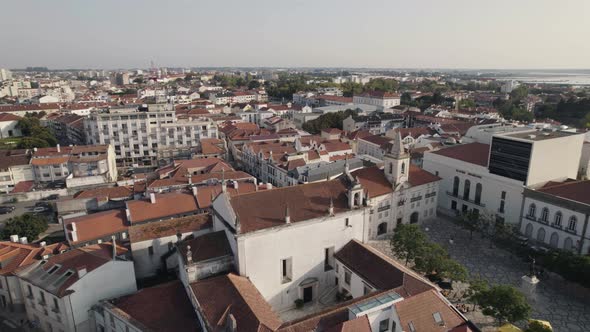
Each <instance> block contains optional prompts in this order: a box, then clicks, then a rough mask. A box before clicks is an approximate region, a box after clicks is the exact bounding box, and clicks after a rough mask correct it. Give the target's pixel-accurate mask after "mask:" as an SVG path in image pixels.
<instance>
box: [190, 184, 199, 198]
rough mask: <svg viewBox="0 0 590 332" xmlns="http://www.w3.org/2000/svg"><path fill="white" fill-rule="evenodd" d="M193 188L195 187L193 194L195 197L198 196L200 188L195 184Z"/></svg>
mask: <svg viewBox="0 0 590 332" xmlns="http://www.w3.org/2000/svg"><path fill="white" fill-rule="evenodd" d="M192 189H193V196H195V198H197V194H198V191H199V189H197V186H194V187H193V188H192Z"/></svg>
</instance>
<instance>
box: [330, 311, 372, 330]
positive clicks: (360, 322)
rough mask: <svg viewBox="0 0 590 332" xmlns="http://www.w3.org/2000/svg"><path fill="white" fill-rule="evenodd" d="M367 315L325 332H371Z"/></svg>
mask: <svg viewBox="0 0 590 332" xmlns="http://www.w3.org/2000/svg"><path fill="white" fill-rule="evenodd" d="M371 331H372V330H371V324H370V323H369V318H368V317H367V315H364V316H361V317H358V318H355V319H352V320H347V321H344V322H342V323H340V324H338V325H335V326H333V327H331V328H329V329H327V330H326V332H371Z"/></svg>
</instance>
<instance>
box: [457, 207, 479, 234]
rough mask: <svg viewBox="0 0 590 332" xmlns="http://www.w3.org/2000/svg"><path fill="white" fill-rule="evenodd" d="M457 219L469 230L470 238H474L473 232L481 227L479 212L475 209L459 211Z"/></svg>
mask: <svg viewBox="0 0 590 332" xmlns="http://www.w3.org/2000/svg"><path fill="white" fill-rule="evenodd" d="M457 221H458V222H459V224H460V225H461V226H462V227H463V228H465V229H467V230H468V231H469V238H470V239H473V232H474V231H476V230H478V227H479V213H475V212H474V211H473V210H467V211H464V212H459V214H458V216H457Z"/></svg>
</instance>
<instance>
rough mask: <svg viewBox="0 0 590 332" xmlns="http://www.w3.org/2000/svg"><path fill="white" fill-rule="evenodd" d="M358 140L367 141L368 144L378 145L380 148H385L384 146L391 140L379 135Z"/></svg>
mask: <svg viewBox="0 0 590 332" xmlns="http://www.w3.org/2000/svg"><path fill="white" fill-rule="evenodd" d="M360 139H361V140H363V141H367V142H369V143H373V144H376V145H379V146H380V147H382V146H385V145H386V144H388V143H389V142H390V141H391V140H392V138H391V137H386V136H381V135H372V136H366V137H362V138H360Z"/></svg>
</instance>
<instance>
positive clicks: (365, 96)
mask: <svg viewBox="0 0 590 332" xmlns="http://www.w3.org/2000/svg"><path fill="white" fill-rule="evenodd" d="M352 102H353V103H354V104H366V105H373V106H377V107H379V108H381V109H385V108H392V107H394V106H398V105H400V102H401V97H400V95H399V94H396V93H389V92H383V91H368V92H365V93H362V94H360V95H355V96H353V97H352Z"/></svg>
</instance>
